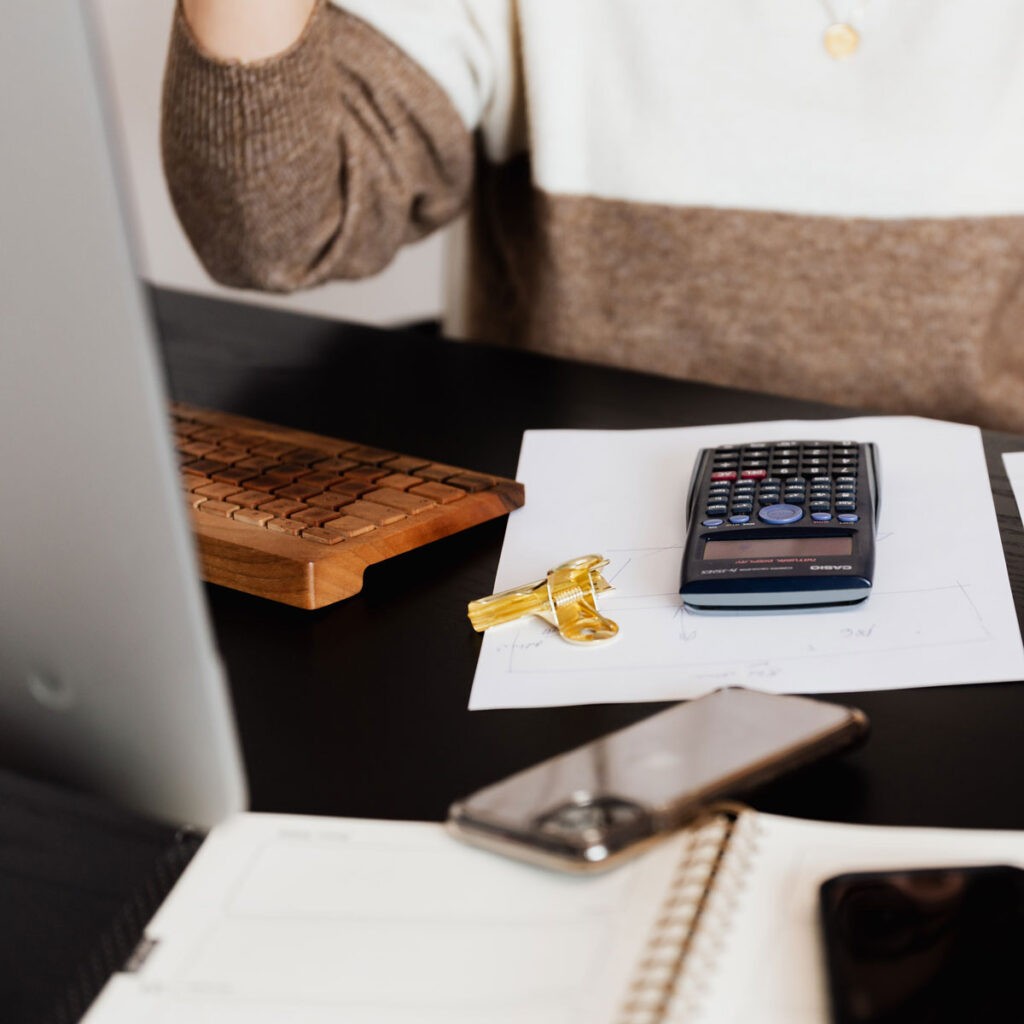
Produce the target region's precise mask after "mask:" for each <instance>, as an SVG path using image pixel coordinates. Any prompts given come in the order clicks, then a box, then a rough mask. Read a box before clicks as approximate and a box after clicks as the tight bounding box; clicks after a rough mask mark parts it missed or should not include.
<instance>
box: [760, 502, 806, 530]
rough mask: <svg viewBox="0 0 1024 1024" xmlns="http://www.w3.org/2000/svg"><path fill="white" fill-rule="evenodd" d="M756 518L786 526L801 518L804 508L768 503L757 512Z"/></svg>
mask: <svg viewBox="0 0 1024 1024" xmlns="http://www.w3.org/2000/svg"><path fill="white" fill-rule="evenodd" d="M757 515H758V518H759V519H760V520H761V521H762V522H765V523H770V524H771V525H773V526H786V525H787V524H788V523H795V522H797V521H798V520H800V519H803V516H804V510H803V509H802V508H798V507H797V506H796V505H769V506H768V507H767V508H763V509H761V511H760V512H758V513H757Z"/></svg>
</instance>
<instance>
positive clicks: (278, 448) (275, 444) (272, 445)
mask: <svg viewBox="0 0 1024 1024" xmlns="http://www.w3.org/2000/svg"><path fill="white" fill-rule="evenodd" d="M293 448H295V445H293V444H287V443H286V442H284V441H263V442H262V443H261V444H255V445H250V446H249V451H250V452H252V454H253V455H269V456H270V457H271V458H274V459H280V458H282V456H284V455H287V454H288V452H290V451H292V449H293Z"/></svg>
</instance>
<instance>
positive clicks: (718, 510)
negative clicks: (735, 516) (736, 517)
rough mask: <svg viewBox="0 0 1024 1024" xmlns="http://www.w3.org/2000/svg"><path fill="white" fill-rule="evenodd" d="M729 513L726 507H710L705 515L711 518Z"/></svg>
mask: <svg viewBox="0 0 1024 1024" xmlns="http://www.w3.org/2000/svg"><path fill="white" fill-rule="evenodd" d="M728 511H729V510H728V508H726V506H725V505H708V507H707V508H706V509H705V514H706V515H709V516H724V515H725V513H726V512H728Z"/></svg>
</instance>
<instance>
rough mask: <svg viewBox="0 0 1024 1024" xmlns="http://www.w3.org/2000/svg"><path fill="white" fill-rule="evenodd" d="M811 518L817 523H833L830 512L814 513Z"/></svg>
mask: <svg viewBox="0 0 1024 1024" xmlns="http://www.w3.org/2000/svg"><path fill="white" fill-rule="evenodd" d="M811 518H812V519H813V520H814V521H815V522H816V523H829V522H831V521H832V515H831V513H829V512H812V513H811Z"/></svg>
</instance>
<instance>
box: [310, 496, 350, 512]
mask: <svg viewBox="0 0 1024 1024" xmlns="http://www.w3.org/2000/svg"><path fill="white" fill-rule="evenodd" d="M351 500H352V499H351V498H347V497H346V496H345V495H344V494H338V493H337V491H324V492H323V493H322V494H311V495H310V496H309V497H308V498H306V504H307V505H309V506H311V507H312V508H327V509H330V510H331V511H334V510H336V509H339V508H341V506H342V505H347V504H348V503H349V502H350V501H351Z"/></svg>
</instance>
